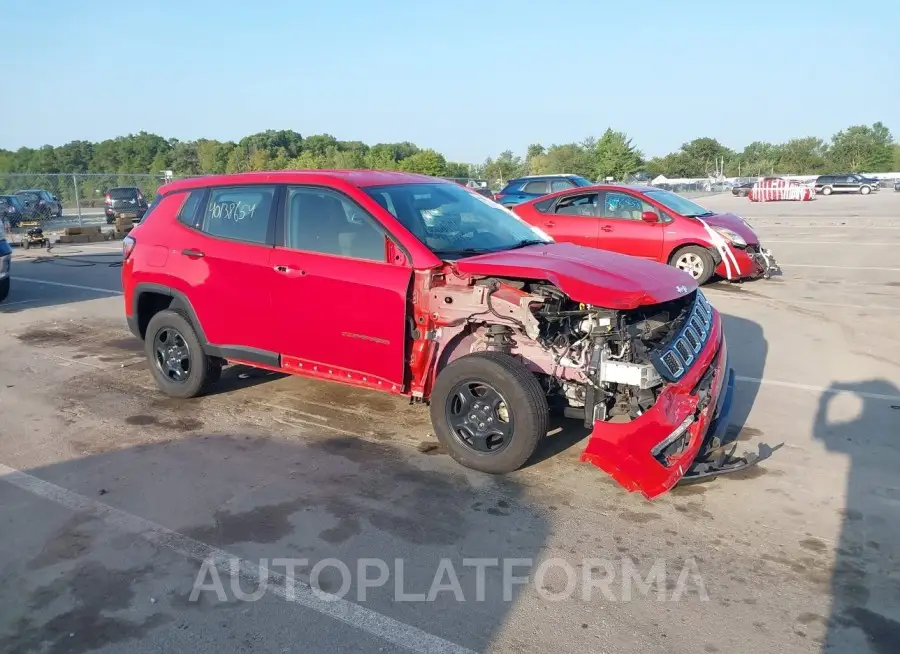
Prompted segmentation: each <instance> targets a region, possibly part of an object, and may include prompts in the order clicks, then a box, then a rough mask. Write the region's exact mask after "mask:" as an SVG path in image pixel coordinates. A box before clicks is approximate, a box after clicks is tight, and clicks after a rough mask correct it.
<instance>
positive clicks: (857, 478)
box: [814, 379, 900, 654]
mask: <svg viewBox="0 0 900 654" xmlns="http://www.w3.org/2000/svg"><path fill="white" fill-rule="evenodd" d="M897 397H900V389H898V388H897V386H896V385H895V384H893V383H892V382H889V381H887V380H885V379H876V380H870V381H865V382H848V383H836V384H833V385H832V386H831V387H830V388H829V390H828V391H827V392H825V393H823V394H822V396H821V397H820V399H819V408H818V411H817V414H816V420H815V426H814V434H815V438H816V439H818V440H819V441H821V442H822V443H823V444H824V445H825V446H826V447H827V448H828V450H829V451H830V452H839V453H842V454H846V455H847V460H848V461H847V463H848V472H847V482H846V487H845V488H843V489H842V488H836V489H835V492H836V493H841V492H843V494H844V495H845V498H846V505H845V508H844V511H843V516H842V524H841V533H840V536H839V538H838V541H837V552H836V554H835V562H834V570H833V572H832V575H831V595H832V607H831V615H830V616H829V617H828V619H827V634H826V639H825V643H824V650H825V651H834V652H859V653H863V652H871V653H872V654H896V652H900V575H898V570H900V568H898V561H900V481H898V479H900V477H898V470H900V447H898V445H900V404H894V403H892V402H897V400H891V399H890V398H897ZM823 620H825V619H824V618H823Z"/></svg>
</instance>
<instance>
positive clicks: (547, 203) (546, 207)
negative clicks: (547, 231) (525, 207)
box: [534, 198, 556, 213]
mask: <svg viewBox="0 0 900 654" xmlns="http://www.w3.org/2000/svg"><path fill="white" fill-rule="evenodd" d="M554 202H556V198H549V199H547V200H541V201H540V202H535V203H534V208H535V209H537V210H538V211H540V212H541V213H547V212H548V211H550V207H552V206H553V203H554Z"/></svg>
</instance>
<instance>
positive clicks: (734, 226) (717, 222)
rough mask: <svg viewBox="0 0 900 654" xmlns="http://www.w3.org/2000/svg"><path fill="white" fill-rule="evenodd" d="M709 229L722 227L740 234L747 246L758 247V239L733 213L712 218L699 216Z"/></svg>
mask: <svg viewBox="0 0 900 654" xmlns="http://www.w3.org/2000/svg"><path fill="white" fill-rule="evenodd" d="M701 220H703V221H704V222H705V223H706V224H707V225H709V226H710V227H724V228H725V229H730V230H731V231H733V232H736V233H737V234H740V235H741V236H742V237H743V238H744V240H745V241H747V244H748V245H759V237H758V236H757V235H756V232H754V231H753V229H751V228H750V227H748V226H747V224H746V223H745V222H744V221H743V220H741V219H740V218H739V217H738V216H735V215H734V214H733V213H717V214H714V215H712V216H701Z"/></svg>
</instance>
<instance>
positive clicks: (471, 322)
mask: <svg viewBox="0 0 900 654" xmlns="http://www.w3.org/2000/svg"><path fill="white" fill-rule="evenodd" d="M447 281H450V283H448V284H447V285H446V286H435V287H433V288H431V289H430V300H431V302H430V304H431V310H432V316H433V317H435V318H437V317H438V316H439V319H437V320H436V321H435V323H436V324H437V325H440V332H441V334H440V340H441V341H442V347H443V349H444V350H445V362H447V361H448V359H447V358H446V357H449V359H453V358H456V357H458V356H461V355H463V354H468V353H470V352H479V351H488V350H493V351H500V352H506V353H509V354H513V355H517V356H520V357H521V358H522V359H523V360H524V361H525V362H526V364H527V365H528V366H529V368H531V369H532V370H533V371H534V372H535V373H536V374H537V375H538V378H539V379H540V381H541V383H542V385H543V386H544V388H545V390H546V393H547V398H548V403H549V404H550V406H551V407H554V408H557V409H560V410H562V411H563V412H564V413H565V414H566V415H567V416H569V417H572V418H580V419H583V420H584V423H585V425H586V426H592V425H593V423H594V422H595V421H597V420H600V421H616V422H628V421H631V420H634V419H636V418H638V417H639V416H640V415H641V414H642V413H643V412H644V411H646V410H648V409H649V408H650V407H652V406H653V405H654V404H655V403H656V401H657V398H658V396H659V393H660V392H661V390H662V388H663V386H664V384H665V383H666V382H667V381H674V379H675V378H677V376H678V375H680V374H683V373H684V371H685V370H686V369H687V368H688V367H689V365H690V363H691V361H692V360H693V355H694V354H696V352H699V350H700V349H701V348H702V345H703V342H704V339H705V336H706V331H707V330H706V324H705V323H704V321H703V316H704V315H707V314H708V312H707V313H704V312H703V311H700V313H699V314H698V309H696V308H695V307H696V305H698V304H702V305H703V306H704V307H708V305H707V304H706V302H705V299H703V298H702V295H701V294H699V293H698V292H697V291H690V292H687V293H685V294H684V295H683V296H681V297H678V298H676V299H674V300H671V301H669V302H664V303H661V304H654V305H649V306H644V307H639V308H637V309H631V310H614V309H607V308H601V307H596V306H592V305H586V304H582V303H578V302H575V301H573V300H572V299H571V298H569V297H568V296H567V295H566V294H565V293H563V292H562V291H561V290H560V289H559V288H557V287H556V286H554V285H552V284H550V283H548V282H545V281H527V280H515V279H502V278H482V279H476V280H467V281H468V284H466V285H465V286H462V285H457V284H456V283H454V282H459V281H462V280H459V279H453V280H447ZM708 315H711V314H708ZM698 316H699V318H700V319H699V320H698ZM692 322H693V323H695V324H696V329H694V328H693V327H692V326H691V323H692ZM676 338H677V340H678V341H679V342H678V343H674V341H675V339H676ZM681 341H683V343H682V342H681ZM676 346H677V348H676ZM685 346H686V347H685ZM673 352H674V353H675V355H674V357H673V355H672V353H673ZM673 361H675V362H676V363H675V364H673ZM679 369H680V370H679Z"/></svg>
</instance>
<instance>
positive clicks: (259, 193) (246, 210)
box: [200, 186, 275, 243]
mask: <svg viewBox="0 0 900 654" xmlns="http://www.w3.org/2000/svg"><path fill="white" fill-rule="evenodd" d="M274 197H275V187H274V186H234V187H226V188H213V189H210V191H209V202H207V203H206V211H205V212H204V214H203V223H202V224H201V226H200V229H201V230H203V231H204V232H206V233H207V234H209V235H210V236H219V237H221V238H229V239H234V240H236V241H245V242H247V243H265V242H266V240H267V237H268V233H269V214H270V213H271V209H272V200H273V198H274Z"/></svg>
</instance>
